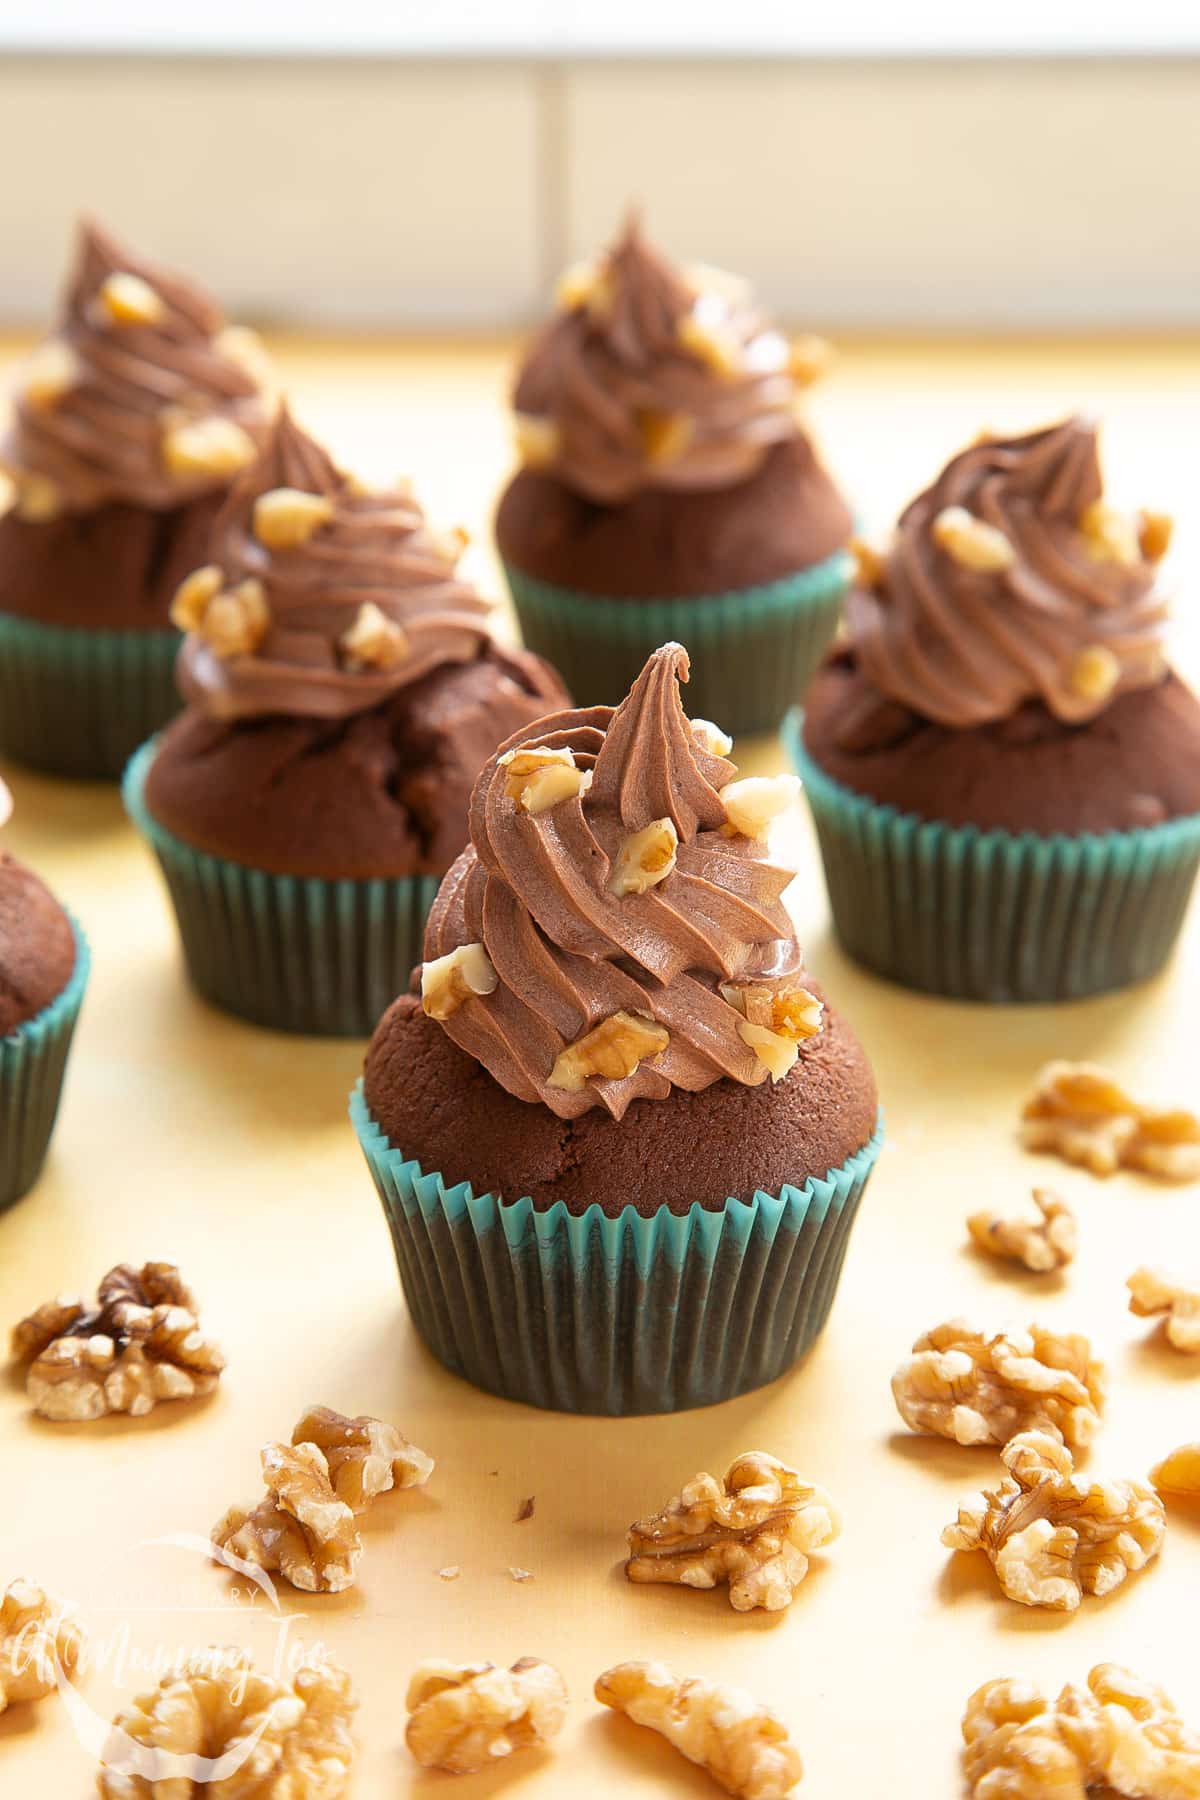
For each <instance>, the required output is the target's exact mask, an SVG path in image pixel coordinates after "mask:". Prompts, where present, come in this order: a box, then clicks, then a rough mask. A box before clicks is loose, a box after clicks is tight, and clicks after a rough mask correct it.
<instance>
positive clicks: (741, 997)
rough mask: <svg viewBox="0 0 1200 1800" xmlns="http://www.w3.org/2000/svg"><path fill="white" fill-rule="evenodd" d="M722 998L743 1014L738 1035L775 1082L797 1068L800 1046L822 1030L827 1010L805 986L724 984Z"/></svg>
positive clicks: (722, 985)
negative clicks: (742, 985) (825, 1010)
mask: <svg viewBox="0 0 1200 1800" xmlns="http://www.w3.org/2000/svg"><path fill="white" fill-rule="evenodd" d="M721 998H722V999H723V1000H727V1001H728V1002H729V1004H730V1006H732V1007H733V1008H734V1009H735V1010H736V1011H737V1012H740V1013H741V1014H742V1018H741V1021H740V1022H739V1024H738V1035H739V1037H740V1038H741V1040H742V1042H743V1043H744V1044H746V1045H748V1046H749V1048H750V1049H751V1050H753V1052H754V1054H755V1056H757V1058H758V1060H759V1061H760V1062H761V1063H762V1064H763V1065H764V1067H765V1068H766V1069H767V1070H768V1071H769V1073H770V1076H771V1079H772V1081H782V1080H783V1078H784V1076H785V1075H787V1074H788V1073H789V1071H790V1070H791V1069H792V1068H793V1067H794V1066H795V1063H796V1058H797V1057H798V1056H799V1054H800V1045H801V1044H802V1043H804V1042H805V1040H806V1039H808V1038H811V1037H815V1036H816V1035H817V1033H818V1032H819V1031H820V1029H821V1019H822V1015H823V1013H824V1007H823V1005H822V1003H821V1001H820V1000H818V999H817V997H816V995H815V994H810V993H809V991H808V989H807V988H805V987H800V986H798V985H794V986H791V987H769V986H765V985H758V986H749V987H738V986H737V985H735V984H734V983H733V982H722V984H721Z"/></svg>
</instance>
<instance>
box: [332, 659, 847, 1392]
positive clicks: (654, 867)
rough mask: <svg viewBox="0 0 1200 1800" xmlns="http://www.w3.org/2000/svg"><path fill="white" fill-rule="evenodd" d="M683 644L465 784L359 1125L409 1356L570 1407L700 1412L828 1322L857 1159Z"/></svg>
mask: <svg viewBox="0 0 1200 1800" xmlns="http://www.w3.org/2000/svg"><path fill="white" fill-rule="evenodd" d="M687 675H688V658H687V654H686V652H685V651H684V650H683V649H682V648H681V647H680V646H679V645H677V644H669V645H667V646H666V647H665V648H663V649H661V650H659V651H657V652H656V653H655V654H654V655H653V656H652V657H651V659H650V661H649V662H648V663H647V665H646V668H645V669H644V671H643V672H642V673H641V675H640V676H639V677H638V679H637V681H636V683H635V684H634V687H633V690H632V692H631V693H630V695H629V696H628V698H627V699H626V700H625V701H624V702H623V703H622V705H621V706H620V707H618V708H617V709H616V711H615V712H614V711H613V709H612V708H610V707H597V708H594V709H592V710H591V711H579V712H566V713H560V714H557V715H554V716H551V717H549V718H546V719H543V720H541V721H540V722H539V723H537V724H535V725H533V726H531V727H527V728H526V729H525V730H523V731H521V732H520V733H519V734H518V735H517V736H516V737H514V738H513V739H511V740H510V742H509V745H508V746H507V747H506V748H505V750H504V751H503V752H502V753H501V754H499V755H497V756H495V757H493V758H492V760H491V761H490V762H489V764H488V765H487V767H486V768H485V770H484V771H483V774H482V775H481V776H480V779H479V784H478V786H477V788H476V791H475V798H474V801H473V804H472V809H471V837H472V842H471V845H470V846H469V847H468V849H467V850H465V851H464V853H463V855H462V856H461V857H460V858H459V860H458V861H457V863H456V864H455V866H454V868H453V869H452V870H451V871H450V873H449V874H448V875H447V877H446V879H445V881H444V882H443V883H442V886H441V889H440V891H439V894H438V898H437V901H436V904H435V906H434V909H433V912H432V914H431V916H430V920H429V926H428V930H427V933H426V940H425V962H424V964H423V966H422V970H421V981H420V988H421V992H420V995H419V996H418V995H417V994H416V993H415V992H414V993H410V994H407V995H404V996H403V997H402V998H400V999H399V1000H397V1002H396V1004H395V1005H394V1006H393V1007H392V1008H391V1009H390V1011H389V1012H388V1013H387V1015H386V1016H385V1018H384V1019H383V1021H382V1022H381V1024H380V1026H379V1029H378V1030H377V1031H376V1033H375V1036H374V1038H373V1040H372V1043H371V1047H370V1050H369V1052H368V1055H367V1061H366V1070H365V1077H364V1082H363V1083H362V1084H361V1085H360V1087H359V1089H358V1090H357V1091H356V1093H355V1095H354V1098H353V1102H352V1116H353V1118H354V1122H355V1125H356V1128H357V1130H358V1133H359V1137H360V1141H361V1143H362V1145H363V1149H364V1151H365V1153H366V1157H367V1161H368V1163H369V1165H370V1168H371V1171H372V1174H373V1176H374V1179H375V1182H376V1186H377V1188H378V1191H379V1194H380V1197H381V1199H382V1202H383V1205H384V1209H385V1212H386V1214H387V1217H388V1221H389V1224H390V1227H391V1232H392V1237H393V1241H394V1245H395V1249H396V1256H397V1260H398V1263H399V1268H400V1275H401V1280H402V1282H403V1285H404V1290H405V1294H406V1296H407V1300H408V1305H409V1309H410V1311H411V1313H412V1316H413V1320H414V1322H415V1324H416V1326H417V1329H418V1330H419V1332H420V1333H421V1335H422V1337H423V1338H424V1339H425V1341H426V1343H427V1344H428V1345H429V1346H430V1348H431V1349H432V1350H433V1351H434V1353H435V1354H436V1355H437V1356H438V1357H440V1358H441V1360H442V1361H443V1362H444V1363H446V1364H447V1365H448V1366H449V1367H450V1368H452V1369H454V1370H456V1371H458V1372H459V1373H461V1374H463V1375H465V1376H467V1378H468V1379H469V1380H471V1381H473V1382H475V1383H476V1384H477V1385H478V1386H480V1387H484V1388H487V1389H489V1390H491V1391H493V1392H496V1393H500V1394H503V1395H506V1396H507V1397H509V1398H510V1399H517V1400H525V1401H529V1402H532V1403H534V1404H536V1405H539V1406H550V1407H556V1408H559V1409H561V1410H566V1411H578V1412H594V1413H638V1412H665V1411H672V1410H675V1409H677V1408H682V1407H689V1406H700V1405H707V1404H710V1403H712V1402H715V1401H718V1400H723V1399H728V1398H729V1397H731V1396H732V1395H734V1394H737V1393H742V1392H744V1391H745V1390H747V1389H749V1388H753V1387H757V1386H760V1385H761V1384H762V1383H764V1382H766V1381H770V1380H772V1379H773V1378H774V1377H775V1376H777V1375H779V1374H781V1373H782V1372H783V1371H784V1370H785V1369H787V1368H789V1367H790V1366H791V1364H792V1363H793V1362H794V1361H795V1360H796V1358H797V1357H799V1356H800V1355H802V1354H803V1352H804V1351H805V1350H806V1349H807V1348H808V1347H809V1346H810V1345H811V1343H812V1342H813V1340H814V1339H815V1337H816V1335H817V1333H818V1332H819V1331H820V1329H821V1327H822V1326H823V1324H824V1322H825V1319H826V1317H827V1315H828V1312H829V1308H830V1305H831V1304H832V1300H833V1295H834V1290H835V1289H836V1286H837V1282H838V1276H839V1274H840V1271H841V1266H842V1260H843V1257H844V1255H845V1250H846V1245H847V1241H848V1237H849V1233H850V1229H851V1226H852V1224H853V1221H854V1217H855V1213H856V1211H857V1207H858V1202H859V1199H860V1198H861V1195H862V1190H863V1187H864V1185H865V1183H866V1180H867V1177H868V1175H869V1174H870V1171H871V1168H872V1166H873V1164H874V1161H875V1158H876V1156H877V1154H878V1150H879V1144H880V1135H879V1128H878V1119H877V1101H876V1094H875V1083H874V1080H873V1077H872V1075H871V1071H870V1068H869V1066H868V1064H867V1061H866V1058H865V1056H864V1055H863V1052H862V1050H861V1049H860V1047H859V1045H858V1043H857V1040H856V1039H855V1037H854V1035H853V1033H852V1032H851V1031H850V1029H849V1027H848V1026H847V1025H846V1023H845V1022H844V1020H842V1019H841V1018H840V1017H839V1016H838V1015H837V1014H836V1013H834V1012H833V1011H832V1010H830V1009H829V1008H827V1007H824V1006H823V1004H822V1001H821V999H820V997H819V996H818V995H817V994H815V993H814V992H813V991H812V990H811V988H810V986H809V985H808V982H807V978H806V976H805V973H804V963H803V956H802V953H801V950H800V946H799V944H798V943H797V941H796V935H795V930H794V927H793V925H792V922H791V919H790V917H789V914H788V912H787V909H786V907H785V906H784V904H783V898H782V896H783V893H784V889H785V888H786V887H787V885H788V883H789V882H790V880H791V878H792V872H791V871H790V870H789V869H786V868H783V867H781V866H780V865H779V864H778V863H776V862H775V861H773V860H772V858H771V856H770V853H769V850H768V847H767V843H766V839H767V836H768V833H769V830H770V827H771V824H772V821H773V820H774V819H775V817H776V816H778V815H779V814H780V813H782V812H783V811H784V810H785V809H786V808H787V807H789V806H790V805H791V804H792V802H793V800H794V798H795V792H796V784H795V781H794V778H793V777H790V776H786V775H784V776H776V777H760V778H757V779H749V780H740V781H739V780H737V779H735V777H736V774H737V771H736V769H735V768H734V765H733V764H732V763H731V762H729V761H728V760H727V758H726V757H725V756H724V754H722V751H721V743H722V742H725V740H720V741H717V740H715V739H714V735H713V731H712V727H711V726H707V725H701V724H699V723H696V724H692V723H690V722H689V720H688V719H687V718H686V716H685V714H684V710H683V705H682V702H681V699H680V693H679V681H680V680H681V679H682V680H686V679H687Z"/></svg>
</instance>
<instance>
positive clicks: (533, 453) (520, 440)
mask: <svg viewBox="0 0 1200 1800" xmlns="http://www.w3.org/2000/svg"><path fill="white" fill-rule="evenodd" d="M513 434H514V436H515V438H516V443H517V455H518V456H519V457H520V459H521V461H522V462H523V463H524V464H525V466H526V467H527V468H530V469H547V468H549V467H550V464H551V463H552V462H553V461H554V459H555V457H556V456H557V455H558V452H559V448H560V445H561V438H560V435H559V429H558V426H557V425H556V424H555V423H554V420H553V419H544V418H539V417H538V415H537V414H536V413H517V415H516V417H515V419H514V420H513Z"/></svg>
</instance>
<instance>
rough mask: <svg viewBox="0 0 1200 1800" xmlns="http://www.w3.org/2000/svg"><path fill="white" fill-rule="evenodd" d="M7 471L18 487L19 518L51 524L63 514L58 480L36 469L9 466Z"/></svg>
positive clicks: (36, 522) (35, 522)
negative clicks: (39, 472) (40, 473)
mask: <svg viewBox="0 0 1200 1800" xmlns="http://www.w3.org/2000/svg"><path fill="white" fill-rule="evenodd" d="M5 472H6V473H8V474H9V475H10V476H11V478H12V480H13V483H14V485H15V487H16V500H15V501H14V507H15V510H16V514H17V517H18V518H20V519H25V520H26V521H27V522H28V523H29V524H30V525H49V524H50V523H51V521H52V520H54V519H57V518H58V517H59V516H60V515H61V513H62V510H63V497H62V492H61V490H60V488H59V486H58V483H57V482H56V481H51V479H50V477H49V476H48V475H39V474H38V473H37V472H36V470H34V469H13V468H8V469H7V470H6V471H5Z"/></svg>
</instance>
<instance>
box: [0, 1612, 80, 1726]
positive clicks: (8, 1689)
mask: <svg viewBox="0 0 1200 1800" xmlns="http://www.w3.org/2000/svg"><path fill="white" fill-rule="evenodd" d="M83 1644H84V1633H83V1629H82V1627H81V1626H79V1625H78V1624H76V1622H75V1621H74V1620H73V1619H70V1618H68V1617H66V1616H65V1614H64V1612H63V1609H62V1607H61V1606H60V1605H59V1604H58V1602H57V1601H55V1600H52V1599H51V1598H50V1596H49V1595H48V1594H46V1593H44V1592H43V1590H42V1589H41V1588H40V1587H38V1586H37V1585H36V1583H34V1582H32V1581H13V1582H10V1583H9V1585H8V1588H7V1590H6V1591H5V1593H4V1594H3V1595H0V1713H4V1712H7V1711H8V1708H9V1707H10V1706H19V1705H21V1704H22V1703H23V1702H25V1701H29V1700H44V1699H45V1697H46V1695H47V1694H52V1693H53V1692H54V1689H55V1687H56V1686H57V1681H58V1671H59V1670H60V1669H61V1670H62V1671H63V1672H64V1674H68V1675H69V1674H70V1673H71V1672H72V1671H73V1670H74V1669H75V1668H76V1667H77V1666H78V1663H79V1658H80V1655H81V1653H82V1650H83Z"/></svg>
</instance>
